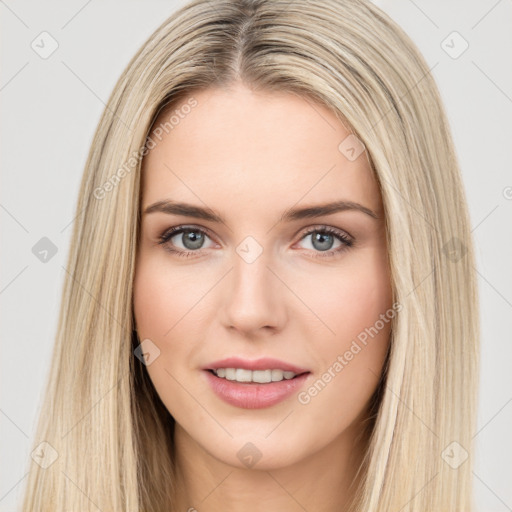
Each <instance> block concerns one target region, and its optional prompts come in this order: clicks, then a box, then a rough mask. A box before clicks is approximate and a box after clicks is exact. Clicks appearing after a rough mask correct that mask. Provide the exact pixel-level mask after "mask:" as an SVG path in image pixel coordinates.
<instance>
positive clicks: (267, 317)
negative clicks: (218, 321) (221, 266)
mask: <svg viewBox="0 0 512 512" xmlns="http://www.w3.org/2000/svg"><path fill="white" fill-rule="evenodd" d="M271 266H272V264H271V262H270V261H269V259H268V258H267V257H266V255H265V251H264V252H263V254H261V255H260V256H259V257H258V258H257V259H256V260H255V261H252V262H250V261H246V260H245V259H244V258H243V257H241V256H240V255H239V254H234V257H233V268H232V269H231V271H230V275H228V276H226V279H225V284H224V293H225V300H224V303H223V304H224V306H223V313H222V317H223V322H224V325H225V327H226V328H227V329H231V330H233V329H234V330H236V331H238V332H240V333H241V334H243V335H244V336H253V337H254V336H258V335H261V334H263V333H264V332H267V334H268V333H270V334H275V333H276V332H277V331H279V330H281V329H282V328H283V325H284V323H285V321H286V313H285V301H286V298H285V297H284V295H283V294H284V292H285V291H286V287H285V286H284V285H283V283H282V282H281V281H280V279H279V278H278V277H277V276H276V273H275V271H274V270H273V269H272V268H271Z"/></svg>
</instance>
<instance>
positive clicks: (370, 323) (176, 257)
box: [134, 84, 394, 469]
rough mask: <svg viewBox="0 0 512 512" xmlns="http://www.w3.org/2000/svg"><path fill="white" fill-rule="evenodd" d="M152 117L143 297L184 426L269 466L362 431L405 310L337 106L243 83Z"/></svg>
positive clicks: (147, 339) (158, 364) (229, 456)
mask: <svg viewBox="0 0 512 512" xmlns="http://www.w3.org/2000/svg"><path fill="white" fill-rule="evenodd" d="M172 115H173V116H174V117H172V118H171V116H172ZM166 122H167V125H165V123H166ZM155 127H156V128H155V131H154V132H153V134H152V135H151V140H152V142H151V143H150V144H149V147H152V149H151V150H150V151H149V152H148V154H147V155H146V157H145V159H144V163H143V184H142V185H143V196H142V232H141V239H140V245H139V248H138V254H137V267H136V276H135V283H134V285H135V289H134V311H135V321H136V327H137V331H138V334H139V338H140V340H141V341H142V342H143V343H142V347H143V352H144V353H147V354H149V355H147V356H146V369H147V371H148V373H149V376H150V378H151V380H152V382H153V384H154V386H155V388H156V390H157V392H158V394H159V396H160V398H161V399H162V401H163V403H164V404H165V406H166V407H167V409H168V411H169V412H170V413H171V414H172V416H173V417H174V419H175V420H176V432H175V435H176V436H178V437H177V438H178V439H181V440H186V442H187V443H188V446H194V447H196V448H197V449H198V450H199V451H201V453H203V454H204V455H205V456H208V457H213V458H214V459H216V460H217V461H220V462H223V463H227V464H229V465H232V466H237V467H244V466H245V467H252V465H254V464H256V463H257V465H258V466H257V467H258V468H262V469H265V468H267V469H268V468H277V467H284V466H287V465H290V464H293V463H296V462H300V461H302V460H305V459H306V457H310V456H312V455H315V454H318V453H321V452H323V453H327V451H328V450H330V452H329V453H332V448H333V447H335V446H339V445H340V444H339V443H341V442H342V440H343V442H345V444H347V443H349V444H350V443H351V442H353V440H354V437H355V436H356V435H357V434H358V433H359V432H360V430H361V426H360V422H361V421H362V420H363V419H364V418H365V415H366V407H367V405H368V401H369V399H370V397H371V395H372V394H373V392H374V391H375V389H376V387H377V383H378V379H379V376H380V374H381V372H382V369H383V363H384V359H385V356H386V351H387V349H388V343H389V333H390V319H391V318H392V317H393V316H394V310H392V309H391V307H392V304H391V301H392V298H391V286H390V276H389V272H388V260H387V248H386V239H385V231H384V217H383V207H382V202H381V197H380V191H379V187H378V184H377V182H376V181H375V179H374V177H373V175H372V172H371V169H370V165H369V163H368V159H367V156H366V152H365V151H364V147H363V146H362V145H361V143H359V142H358V141H357V139H355V138H354V136H350V137H349V132H348V131H347V129H346V128H345V127H344V126H343V124H341V123H340V121H339V120H338V119H337V118H336V117H335V115H334V114H333V113H331V112H330V111H329V110H328V109H326V108H325V107H323V106H321V105H319V104H317V103H314V102H312V101H311V100H305V99H302V98H300V97H298V96H296V95H293V94H290V93H284V92H283V93H275V92H274V93H255V92H251V91H250V90H249V89H247V88H245V87H244V86H242V85H239V84H237V85H236V86H233V88H232V89H231V90H220V89H209V90H206V91H202V92H201V93H197V94H193V95H192V96H191V98H188V99H187V100H185V101H183V102H182V103H180V104H179V105H176V106H175V108H174V110H173V112H171V113H169V112H167V113H166V114H165V115H161V116H160V117H159V119H158V120H157V122H156V124H155ZM347 137H349V138H348V139H347ZM361 151H362V152H361ZM336 203H339V205H338V206H339V207H338V208H336V207H335V206H333V207H328V208H327V207H326V205H333V204H334V205H336ZM345 203H346V204H345ZM343 205H344V206H343ZM176 228H179V229H186V230H187V231H185V232H183V231H175V232H170V230H171V229H175V230H176ZM325 230H327V231H325ZM161 242H163V243H161ZM234 358H236V359H234ZM229 359H231V361H229ZM266 359H267V360H266ZM270 359H272V361H270ZM224 360H227V361H224ZM219 368H220V370H218V369H219ZM212 370H218V372H217V373H218V375H215V374H214V373H213V371H212ZM284 372H286V373H284ZM289 372H292V373H289ZM290 377H292V378H290ZM233 379H235V380H233ZM248 380H250V381H251V382H248ZM269 380H270V382H268V381H269ZM239 381H240V382H239ZM254 381H256V382H254Z"/></svg>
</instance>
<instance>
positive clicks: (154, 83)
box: [23, 0, 479, 512]
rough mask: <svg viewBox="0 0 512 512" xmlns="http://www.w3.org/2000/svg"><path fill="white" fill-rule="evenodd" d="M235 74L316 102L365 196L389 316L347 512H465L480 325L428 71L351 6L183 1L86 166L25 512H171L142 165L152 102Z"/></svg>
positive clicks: (406, 43) (151, 43)
mask: <svg viewBox="0 0 512 512" xmlns="http://www.w3.org/2000/svg"><path fill="white" fill-rule="evenodd" d="M235 80H239V81H242V82H244V83H245V84H247V85H248V86H250V87H251V88H253V89H258V90H262V91H268V92H271V91H283V90H284V91H289V92H291V93H294V94H300V95H302V96H304V97H307V98H309V99H311V100H314V101H317V102H320V103H322V104H324V105H326V106H328V107H329V108H330V109H331V110H332V111H333V112H334V113H335V114H336V115H337V116H338V118H339V119H340V121H341V122H343V123H344V124H345V126H347V127H349V128H350V130H351V131H352V133H353V134H354V135H356V136H357V137H358V139H359V140H360V141H362V142H363V144H364V146H365V147H366V150H367V153H368V158H369V160H370V162H371V165H372V168H373V170H374V172H375V175H376V177H377V179H378V182H379V184H380V187H381V193H382V198H383V203H384V208H385V216H386V230H387V239H388V248H389V255H390V265H391V275H392V286H393V293H394V297H395V300H396V301H398V302H399V303H400V304H401V305H402V310H401V312H400V314H399V315H398V316H397V317H396V318H395V319H394V320H393V326H392V336H391V349H390V352H389V357H388V360H387V365H386V368H385V372H384V374H383V376H382V379H381V388H380V392H379V395H378V401H377V402H376V408H375V417H374V420H375V422H374V426H373V428H372V431H371V436H370V438H369V443H368V450H367V453H366V457H365V460H364V463H363V466H361V468H360V470H361V471H362V473H363V474H364V478H363V480H362V484H361V487H360V488H359V489H358V493H357V495H356V501H354V507H353V510H354V511H365V512H382V511H388V510H389V511H396V512H398V511H399V510H400V511H402V512H405V511H410V512H432V511H436V512H442V511H451V512H453V511H462V510H463V511H465V512H468V511H470V510H471V509H472V506H473V503H472V501H473V499H472V491H471V489H472V485H471V479H472V471H471V469H472V460H473V457H472V454H473V449H472V434H473V431H474V426H475V423H476V406H477V389H478V388H477V385H478V365H477V356H478V352H479V321H478V310H477V290H476V280H475V276H474V268H473V267H474V256H473V243H472V240H471V233H470V227H469V215H468V211H467V206H466V200H465V195H464V189H463V185H462V182H461V177H460V171H459V167H458V163H457V159H456V154H455V152H454V147H453V143H452V138H451V134H450V131H449V125H448V123H447V119H446V116H445V113H444V110H443V106H442V103H441V99H440V96H439V93H438V90H437V87H436V85H435V82H434V79H433V78H432V75H431V73H430V70H429V68H428V66H427V65H426V63H425V61H424V59H423V57H422V56H421V54H420V53H419V51H418V50H417V49H416V47H415V45H414V44H413V43H412V41H411V40H410V39H409V37H408V36H407V35H406V34H405V33H404V32H403V31H402V29H401V28H400V27H398V26H397V25H396V24H395V23H394V22H393V21H392V20H391V19H390V18H389V17H388V16H387V15H386V14H385V13H383V12H382V11H381V10H380V9H378V8H377V7H375V6H374V5H373V4H372V3H370V1H368V0H320V1H314V2H312V1H308V0H293V1H289V0H215V1H212V0H194V1H192V2H190V3H188V4H187V5H185V6H183V7H182V8H180V9H179V10H178V11H176V12H175V13H174V14H173V15H172V16H171V17H170V18H169V19H168V20H167V21H165V22H164V23H163V24H162V25H161V26H160V28H158V29H157V30H156V32H155V33H154V34H153V35H151V37H150V38H149V39H148V41H147V42H146V43H145V44H144V45H143V46H142V48H141V49H140V50H139V51H138V53H137V54H136V55H135V57H134V58H133V59H132V61H131V62H130V63H129V65H128V66H127V68H126V69H125V71H124V72H123V74H122V76H121V77H120V79H119V81H118V83H117V84H116V86H115V88H114V90H113V92H112V95H111V97H110V99H109V101H108V104H107V106H106V109H105V110H104V112H103V115H102V118H101V120H100V122H99V126H98V128H97V131H96V134H95V136H94V140H93V143H92V147H91V150H90V153H89V156H88V159H87V162H86V165H85V170H84V174H83V179H82V184H81V188H80V193H79V198H78V205H77V218H76V222H75V225H74V230H73V235H72V243H71V249H70V253H69V260H68V263H67V269H66V272H67V275H66V278H65V284H64V289H63V296H62V303H61V309H60V319H59V324H58V330H57V333H56V340H55V346H54V352H53V357H52V365H51V369H50V373H49V379H48V382H47V387H46V390H45V395H44V397H45V398H44V403H43V404H42V408H41V414H40V417H39V422H38V425H37V433H36V437H35V440H34V448H36V447H37V449H38V450H39V452H38V454H39V456H40V458H41V457H42V459H43V461H44V462H43V463H41V462H40V461H39V462H37V461H36V457H34V458H33V459H31V460H29V464H30V467H29V470H30V474H29V477H28V480H27V487H26V493H25V496H24V502H23V510H24V511H26V512H29V511H30V512H32V511H35V510H37V511H39V512H42V511H46V510H48V511H50V510H51V511H52V512H59V511H64V510H66V511H68V510H75V511H78V510H80V511H85V510H97V509H98V508H99V509H101V510H102V511H103V512H107V511H116V512H120V511H126V512H127V511H138V510H144V511H160V510H172V505H173V502H174V501H173V500H174V496H175V492H176V482H177V480H176V471H175V468H174V461H173V457H172V454H173V446H172V443H173V438H172V427H173V421H174V420H173V419H172V417H170V415H169V413H168V411H167V410H166V408H165V407H164V406H163V404H162V403H161V402H160V400H159V398H158V396H157V394H156V392H155V390H154V388H153V386H152V384H151V381H150V380H149V377H148V374H147V372H146V370H145V367H144V365H142V364H141V363H140V361H139V360H138V358H136V357H134V348H135V347H136V344H135V343H136V341H135V340H134V337H133V329H134V323H133V309H132V283H133V276H134V269H135V256H136V248H137V243H138V236H139V228H140V213H139V207H140V197H141V185H140V177H141V175H140V172H141V159H142V157H143V155H144V154H145V153H146V151H147V144H148V134H150V133H151V129H152V126H153V123H154V121H155V119H156V117H157V115H158V113H159V112H161V110H162V108H169V106H170V105H174V104H176V103H177V102H178V101H183V100H186V99H187V98H188V99H189V100H190V98H193V94H194V92H195V91H199V90H202V89H206V88H209V87H213V86H215V87H223V86H226V85H229V84H230V83H232V82H233V81H235ZM194 108H201V105H200V104H199V105H197V106H195V107H194ZM171 124H172V123H171ZM340 142H341V141H340ZM43 442H44V443H47V444H43V445H41V444H40V443H43ZM41 450H42V451H41ZM467 456H468V459H467V460H464V458H465V457H467ZM454 461H455V462H454ZM461 461H463V462H462V463H461Z"/></svg>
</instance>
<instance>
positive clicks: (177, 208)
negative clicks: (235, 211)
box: [144, 200, 379, 224]
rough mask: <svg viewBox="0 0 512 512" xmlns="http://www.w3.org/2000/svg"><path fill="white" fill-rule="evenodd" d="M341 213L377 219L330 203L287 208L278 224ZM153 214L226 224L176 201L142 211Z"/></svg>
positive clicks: (203, 210) (348, 205)
mask: <svg viewBox="0 0 512 512" xmlns="http://www.w3.org/2000/svg"><path fill="white" fill-rule="evenodd" d="M343 211H360V212H362V213H364V214H366V215H368V216H370V217H372V218H373V219H379V216H378V215H377V214H376V213H375V212H374V211H373V210H370V208H367V207H366V206H363V205H361V204H359V203H355V202H353V201H334V202H331V203H325V204H318V205H312V206H305V207H300V208H289V209H288V210H285V211H284V212H283V214H282V215H281V218H280V219H279V222H291V221H294V220H300V219H311V218H314V217H321V216H322V215H332V214H333V213H337V212H343ZM154 212H161V213H167V214H169V215H183V216H185V217H194V218H197V219H203V220H207V221H210V222H218V223H222V224H226V222H225V220H224V218H223V217H222V216H221V215H219V214H218V213H216V212H215V211H213V210H211V209H210V208H203V207H201V206H195V205H192V204H187V203H180V202H177V201H171V200H163V201H157V202H156V203H153V204H152V205H150V206H148V207H147V208H146V209H145V210H144V215H147V214H149V213H154Z"/></svg>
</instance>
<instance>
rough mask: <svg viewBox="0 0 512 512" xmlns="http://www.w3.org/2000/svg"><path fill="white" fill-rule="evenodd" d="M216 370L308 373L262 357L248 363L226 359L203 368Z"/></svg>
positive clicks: (241, 360) (276, 360)
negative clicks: (235, 369)
mask: <svg viewBox="0 0 512 512" xmlns="http://www.w3.org/2000/svg"><path fill="white" fill-rule="evenodd" d="M217 368H243V369H244V370H283V371H285V372H293V373H296V374H301V373H305V372H308V371H309V370H307V369H305V368H299V367H298V366H294V365H292V364H288V363H285V362H284V361H280V360H279V359H272V358H270V357H263V358H261V359H256V360H254V361H250V360H248V359H240V358H239V357H228V358H226V359H221V360H219V361H214V362H213V363H210V364H209V365H207V366H205V367H204V368H203V370H216V369H217Z"/></svg>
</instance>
